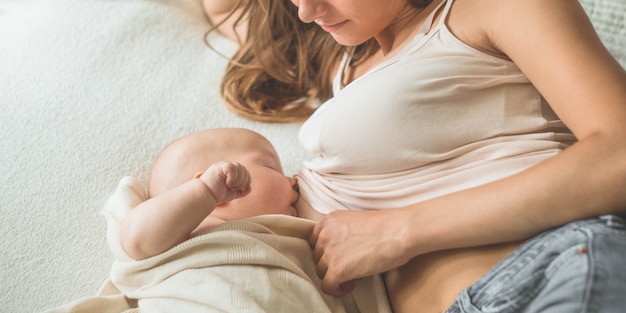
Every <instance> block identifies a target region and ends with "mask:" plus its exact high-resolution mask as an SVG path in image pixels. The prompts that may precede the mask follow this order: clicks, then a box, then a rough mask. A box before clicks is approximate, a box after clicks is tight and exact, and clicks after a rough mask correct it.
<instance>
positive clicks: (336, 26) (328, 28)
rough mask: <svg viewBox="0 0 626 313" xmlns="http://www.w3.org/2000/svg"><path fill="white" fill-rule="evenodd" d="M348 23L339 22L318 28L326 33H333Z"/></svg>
mask: <svg viewBox="0 0 626 313" xmlns="http://www.w3.org/2000/svg"><path fill="white" fill-rule="evenodd" d="M347 22H348V21H343V22H339V23H337V24H332V25H320V27H321V28H322V29H323V30H324V31H325V32H328V33H334V32H336V31H338V30H339V29H340V28H341V27H342V26H343V25H345V24H346V23H347Z"/></svg>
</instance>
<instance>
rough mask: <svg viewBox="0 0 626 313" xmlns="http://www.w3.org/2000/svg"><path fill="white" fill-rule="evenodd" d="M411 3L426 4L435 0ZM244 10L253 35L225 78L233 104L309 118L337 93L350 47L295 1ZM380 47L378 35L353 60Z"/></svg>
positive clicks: (252, 2) (260, 3) (243, 111)
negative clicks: (335, 83)
mask: <svg viewBox="0 0 626 313" xmlns="http://www.w3.org/2000/svg"><path fill="white" fill-rule="evenodd" d="M233 1H235V0H233ZM408 2H409V3H410V4H411V5H412V6H414V7H418V8H423V7H425V6H427V5H428V4H429V3H430V2H432V0H408ZM238 9H242V13H241V14H240V15H239V17H238V19H237V21H236V22H235V23H234V24H235V25H234V27H237V25H240V24H241V23H248V34H247V37H246V38H245V39H243V40H239V41H240V42H239V43H240V47H239V49H238V51H237V52H236V53H235V54H234V55H233V56H232V58H231V59H230V62H229V64H228V66H227V68H226V73H225V74H224V77H223V78H222V82H221V90H220V92H221V96H222V98H223V99H224V101H225V102H226V105H227V107H228V108H229V109H230V110H231V111H233V112H235V113H237V114H239V115H241V116H243V117H245V118H249V119H253V120H258V121H267V122H292V121H302V120H305V119H306V118H308V117H309V116H310V115H311V113H313V111H314V110H315V109H316V107H317V103H320V101H322V102H323V101H325V100H327V99H329V98H330V97H331V96H332V86H331V80H330V78H331V76H332V74H333V73H332V71H334V70H335V68H336V67H337V65H338V63H339V61H340V59H341V57H342V55H343V54H344V53H345V52H346V51H347V49H349V48H347V47H344V46H341V45H339V44H338V43H337V42H336V41H335V40H334V39H333V38H332V37H331V36H330V35H329V34H328V33H326V32H324V31H323V30H321V29H320V28H319V27H318V26H317V25H315V24H314V23H310V24H306V23H303V22H302V21H300V20H299V19H298V8H297V7H296V6H295V5H293V4H292V3H291V2H290V1H289V0H239V4H238V5H237V7H236V8H235V10H238ZM235 10H233V12H234V11H235ZM231 14H234V13H231ZM227 18H229V17H227ZM219 25H220V24H219V23H218V24H216V25H214V28H213V29H212V30H210V31H209V32H211V31H213V30H215V29H216V28H217V26H219ZM378 48H379V47H378V44H377V43H376V42H375V41H374V40H373V39H371V40H369V41H367V42H365V43H363V44H361V45H359V46H357V47H354V48H350V49H354V51H353V57H352V60H351V61H352V63H351V64H352V65H358V64H359V63H360V62H361V61H363V60H365V59H367V57H369V56H371V55H372V54H373V53H375V52H376V51H378Z"/></svg>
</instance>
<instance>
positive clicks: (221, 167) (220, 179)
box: [199, 162, 250, 203]
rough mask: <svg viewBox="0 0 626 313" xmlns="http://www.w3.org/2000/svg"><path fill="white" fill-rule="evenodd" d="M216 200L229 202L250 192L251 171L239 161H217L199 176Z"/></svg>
mask: <svg viewBox="0 0 626 313" xmlns="http://www.w3.org/2000/svg"><path fill="white" fill-rule="evenodd" d="M199 178H200V180H202V181H203V182H204V183H205V184H206V185H207V187H209V190H210V191H211V193H212V194H213V197H214V198H215V201H216V202H218V203H220V202H228V201H231V200H234V199H237V198H241V197H243V196H245V195H247V194H248V193H250V172H248V169H246V167H245V166H243V165H241V164H240V163H238V162H217V163H214V164H212V165H211V166H210V167H209V168H208V169H207V170H206V171H204V173H202V175H201V176H200V177H199Z"/></svg>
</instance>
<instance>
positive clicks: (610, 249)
mask: <svg viewBox="0 0 626 313" xmlns="http://www.w3.org/2000/svg"><path fill="white" fill-rule="evenodd" d="M445 312H446V313H461V312H462V313H470V312H471V313H480V312H494V313H496V312H497V313H507V312H512V313H513V312H514V313H522V312H525V313H530V312H541V313H552V312H554V313H568V312H598V313H612V312H615V313H624V312H626V222H625V221H624V219H623V218H620V217H618V216H614V215H607V216H601V217H599V218H594V219H587V220H581V221H577V222H573V223H570V224H567V225H565V226H563V227H560V228H557V229H553V230H550V231H546V232H544V233H542V234H540V235H538V236H535V237H534V238H532V239H530V240H528V241H527V242H526V243H524V244H523V245H522V246H521V247H520V248H518V249H517V250H516V251H515V252H513V253H512V254H511V255H509V256H508V257H507V258H505V259H504V260H503V261H502V262H500V263H499V264H498V265H496V266H495V267H494V268H493V269H491V270H490V271H489V272H488V273H487V274H485V275H484V276H483V277H481V278H480V279H479V280H477V281H476V282H475V283H474V284H473V285H472V286H470V287H469V288H468V289H466V290H465V291H463V292H462V293H461V294H460V295H459V297H458V298H457V300H456V302H455V303H454V304H453V305H452V306H451V307H450V308H448V309H447V310H446V311H445Z"/></svg>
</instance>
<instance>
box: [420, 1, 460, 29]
mask: <svg viewBox="0 0 626 313" xmlns="http://www.w3.org/2000/svg"><path fill="white" fill-rule="evenodd" d="M451 2H452V0H444V1H441V3H439V4H438V5H437V7H436V8H435V9H434V10H433V11H432V12H430V14H429V15H428V17H427V18H426V20H425V21H424V24H423V25H422V28H420V30H419V32H418V33H417V34H418V35H420V34H422V35H423V34H427V33H428V32H429V31H430V30H431V29H432V28H433V20H434V19H435V15H437V12H438V11H439V9H441V7H442V6H443V5H444V3H445V4H446V9H447V8H448V7H449V5H448V4H449V3H451Z"/></svg>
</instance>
